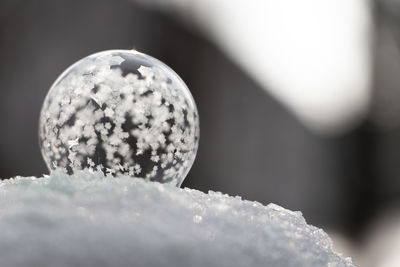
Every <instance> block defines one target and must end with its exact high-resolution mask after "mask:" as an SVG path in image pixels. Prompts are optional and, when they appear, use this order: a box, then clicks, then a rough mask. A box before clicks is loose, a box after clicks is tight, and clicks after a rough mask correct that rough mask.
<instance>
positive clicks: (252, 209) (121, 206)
mask: <svg viewBox="0 0 400 267" xmlns="http://www.w3.org/2000/svg"><path fill="white" fill-rule="evenodd" d="M0 229H1V231H0V266H7V267H24V266H41V267H46V266H57V267H64V266H76V267H79V266H86V267H87V266H89V267H90V266H96V267H97V266H177V267H178V266H284V267H290V266H307V267H313V266H353V265H352V263H351V260H350V259H343V258H341V257H340V256H339V255H338V254H336V253H334V252H333V251H332V244H331V241H330V239H329V237H328V236H327V234H325V233H324V232H323V231H322V230H320V229H318V228H316V227H313V226H310V225H307V224H306V222H305V220H304V218H303V217H302V216H301V213H300V212H292V211H289V210H286V209H284V208H281V207H279V206H277V205H274V204H270V205H268V206H263V205H261V204H260V203H257V202H251V201H246V200H242V199H241V198H240V197H230V196H228V195H224V194H221V193H218V192H212V191H210V192H208V194H205V193H202V192H200V191H197V190H193V189H187V188H185V189H180V188H176V187H175V186H172V185H168V184H160V183H157V182H148V181H145V180H143V179H134V178H130V177H126V176H122V177H118V178H114V177H113V176H111V175H107V176H104V174H103V173H102V172H101V171H97V172H94V173H93V172H89V171H80V172H77V173H76V174H74V175H71V176H69V175H67V174H65V173H62V172H54V173H52V174H51V175H50V176H46V177H43V178H34V177H16V178H13V179H8V180H3V181H2V182H0Z"/></svg>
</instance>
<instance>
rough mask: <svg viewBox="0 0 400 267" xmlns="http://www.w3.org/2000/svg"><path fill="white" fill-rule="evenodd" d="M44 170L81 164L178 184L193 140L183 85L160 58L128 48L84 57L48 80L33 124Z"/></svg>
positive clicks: (193, 119) (190, 105)
mask: <svg viewBox="0 0 400 267" xmlns="http://www.w3.org/2000/svg"><path fill="white" fill-rule="evenodd" d="M39 134H40V145H41V149H42V154H43V157H44V159H45V161H46V164H47V166H48V168H49V169H50V170H55V169H59V170H62V171H64V172H66V173H69V174H71V173H73V172H74V171H76V170H81V169H84V168H89V169H96V168H97V167H98V166H100V168H101V170H102V171H103V173H107V174H115V175H119V174H125V175H131V176H135V177H141V178H145V179H149V180H154V181H159V182H167V183H173V184H175V185H177V186H180V185H181V183H182V181H183V179H184V178H185V176H186V174H187V172H188V171H189V169H190V168H191V166H192V164H193V161H194V158H195V156H196V152H197V146H198V139H199V121H198V113H197V109H196V105H195V103H194V100H193V98H192V96H191V94H190V91H189V89H188V88H187V87H186V85H185V84H184V82H183V81H182V80H181V79H180V78H179V76H178V75H177V74H176V73H175V72H173V71H172V70H171V69H170V68H169V67H167V66H166V65H164V64H163V63H161V62H160V61H158V60H156V59H154V58H152V57H150V56H148V55H145V54H142V53H139V52H137V51H133V50H110V51H104V52H100V53H97V54H93V55H90V56H88V57H86V58H84V59H82V60H80V61H78V62H77V63H75V64H74V65H72V66H71V67H70V68H68V69H67V70H66V71H65V72H64V73H62V74H61V75H60V77H59V78H58V79H57V80H56V81H55V83H54V84H53V86H52V87H51V89H50V91H49V93H48V94H47V97H46V99H45V101H44V104H43V107H42V111H41V114H40V122H39Z"/></svg>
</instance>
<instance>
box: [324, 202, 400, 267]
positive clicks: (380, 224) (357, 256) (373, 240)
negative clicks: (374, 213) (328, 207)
mask: <svg viewBox="0 0 400 267" xmlns="http://www.w3.org/2000/svg"><path fill="white" fill-rule="evenodd" d="M328 234H329V236H330V237H331V238H332V240H333V243H334V250H335V251H337V252H339V253H341V254H342V255H343V256H345V257H351V258H352V260H353V263H354V264H356V265H357V266H363V267H399V266H400V253H399V252H400V213H399V211H398V210H390V211H387V212H386V213H385V214H384V215H383V216H381V217H380V218H379V219H377V220H376V221H375V222H374V223H373V224H372V225H371V226H370V228H369V230H368V231H367V233H366V234H365V238H364V239H363V240H362V243H361V244H359V245H356V244H353V243H352V242H350V241H349V240H348V239H347V238H346V237H344V236H342V235H339V234H337V233H334V232H331V233H328Z"/></svg>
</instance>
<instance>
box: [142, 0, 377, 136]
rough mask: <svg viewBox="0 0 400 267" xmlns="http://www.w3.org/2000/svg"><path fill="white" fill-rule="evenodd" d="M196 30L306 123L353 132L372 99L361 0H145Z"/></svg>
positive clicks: (368, 27) (368, 26)
mask: <svg viewBox="0 0 400 267" xmlns="http://www.w3.org/2000/svg"><path fill="white" fill-rule="evenodd" d="M145 3H146V4H153V5H155V6H156V7H160V8H162V9H164V10H168V11H172V12H175V13H176V12H178V14H180V15H181V16H182V17H184V18H185V19H186V22H187V23H189V24H191V23H194V24H195V25H197V26H198V27H199V28H200V29H201V30H202V31H203V32H204V33H205V35H206V36H207V37H208V38H209V39H211V40H212V41H214V42H215V43H216V44H217V45H218V46H219V47H220V48H221V50H222V51H224V52H226V53H227V54H228V56H230V57H231V59H233V60H234V61H235V62H237V63H238V65H239V66H242V68H243V69H244V70H245V71H246V72H247V73H248V74H249V75H250V76H251V77H253V79H254V80H256V81H257V82H258V83H260V84H261V85H262V87H263V88H265V90H267V91H268V92H269V93H270V94H271V95H273V96H274V97H275V98H276V99H278V101H280V102H281V103H282V104H283V105H285V106H286V107H287V108H288V109H289V110H291V111H292V112H293V114H295V115H296V116H297V117H298V118H299V119H300V120H301V121H302V122H303V123H304V124H305V125H307V126H308V127H310V128H311V129H314V130H316V131H318V132H322V133H341V132H344V131H347V130H349V129H352V128H353V127H354V126H356V125H357V124H358V123H359V122H360V121H361V119H363V118H364V117H365V116H366V112H367V111H368V109H369V105H370V98H371V82H370V77H371V65H372V64H371V61H372V60H371V53H370V52H371V51H370V49H371V46H372V45H371V32H372V22H371V21H372V20H371V13H372V12H371V8H370V2H369V1H366V0H350V1H349V0H335V1H331V0H302V1H288V0H280V1H271V0H250V1H239V0H219V1H215V0H169V1H159V0H154V1H146V2H145Z"/></svg>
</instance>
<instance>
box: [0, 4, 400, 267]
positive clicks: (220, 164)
mask: <svg viewBox="0 0 400 267" xmlns="http://www.w3.org/2000/svg"><path fill="white" fill-rule="evenodd" d="M178 2H179V3H178ZM215 2H218V1H215ZM234 2H235V4H236V6H238V5H240V3H239V4H238V3H237V2H238V1H234ZM298 2H299V3H297V4H296V5H302V1H298ZM322 2H324V1H322ZM339 2H340V3H341V5H343V9H340V8H337V9H333V10H332V11H331V12H337V14H335V13H334V14H332V17H333V19H332V21H333V23H332V24H329V25H328V26H329V27H332V25H337V27H338V29H337V32H338V33H341V32H342V30H344V29H342V28H341V27H343V22H342V20H344V21H345V22H346V23H355V24H357V23H358V22H357V21H356V20H357V19H358V18H360V16H352V13H351V12H350V11H347V13H346V14H345V15H346V16H347V17H343V16H344V15H343V14H342V13H341V10H347V9H346V5H347V4H346V1H339ZM350 2H351V1H350ZM357 2H360V3H361V4H360V5H359V7H361V8H362V12H363V13H362V16H361V20H363V21H366V22H365V24H363V25H364V26H363V27H361V31H362V34H363V36H364V37H366V38H364V39H363V38H361V39H357V40H356V41H354V40H350V41H351V42H352V43H351V44H350V46H349V47H351V49H353V50H354V51H355V52H356V53H359V51H360V49H361V50H363V49H364V50H363V51H366V53H365V55H364V54H363V55H362V56H359V55H358V56H357V58H352V54H351V51H353V50H351V49H350V50H349V49H348V50H346V53H347V54H346V55H343V54H341V50H336V51H334V50H329V49H330V48H329V47H327V48H326V51H325V50H323V51H322V50H321V51H322V52H321V51H319V52H316V54H315V57H314V56H313V55H314V54H313V51H315V50H313V49H314V48H313V49H311V50H309V53H308V54H306V56H307V57H306V59H307V60H306V62H305V64H306V63H307V62H309V61H308V59H309V60H310V61H311V62H321V66H324V64H325V63H326V62H327V63H328V64H327V68H326V73H327V74H326V73H325V72H324V73H322V74H321V75H322V76H320V77H319V76H318V75H320V73H319V72H317V73H314V74H313V73H311V74H310V75H311V77H314V78H315V79H317V80H318V79H319V78H321V79H322V78H324V77H325V76H326V75H328V76H326V77H330V76H329V73H330V72H329V71H330V68H329V60H330V59H329V57H328V59H325V57H321V55H324V53H330V54H331V56H332V54H333V57H335V58H336V57H337V58H340V59H341V60H342V61H339V63H340V64H342V63H343V67H344V68H345V65H346V66H347V64H350V65H351V64H352V62H356V61H359V62H361V63H360V65H361V66H362V68H363V71H364V72H363V73H364V74H363V75H364V76H360V75H359V71H358V70H355V73H358V75H359V76H360V77H362V79H364V80H365V81H366V82H365V83H361V85H359V87H360V88H361V89H360V88H355V85H353V84H351V83H350V85H349V86H348V87H345V88H344V89H343V88H339V87H338V88H337V91H335V90H336V88H334V86H336V84H335V83H334V81H336V82H337V81H338V80H339V81H340V79H341V76H340V75H339V74H340V73H339V74H338V75H337V74H336V73H333V74H332V75H331V76H332V80H329V79H326V80H325V78H324V79H323V83H321V86H319V84H318V86H319V87H318V86H316V87H315V88H317V89H318V90H321V92H322V91H323V90H324V89H325V84H326V86H331V87H332V88H333V89H332V90H333V92H336V94H337V97H338V98H337V99H339V100H338V101H336V102H335V101H333V100H332V99H333V98H335V97H336V95H335V94H333V96H328V100H329V99H330V100H332V101H331V102H332V103H331V102H329V101H328V102H327V104H326V105H325V104H323V106H322V109H317V108H316V109H313V110H312V112H311V113H310V114H311V115H310V116H309V115H307V114H309V113H306V115H304V114H303V113H302V111H298V110H297V109H296V106H295V105H293V104H291V103H293V101H294V100H293V101H292V102H290V101H288V102H285V101H286V100H285V99H287V98H288V97H286V96H285V95H281V94H280V92H285V88H288V87H290V86H286V87H282V88H283V89H281V88H280V87H279V84H280V83H279V82H274V78H275V77H276V76H277V75H278V76H279V72H277V73H278V74H276V73H274V72H273V70H274V66H275V65H273V64H275V62H274V61H273V60H275V61H277V62H279V58H278V59H275V58H274V59H272V58H271V62H272V63H271V64H270V65H268V68H267V67H266V69H265V72H266V74H265V77H267V78H268V77H272V78H271V81H272V82H271V83H270V84H268V82H264V81H265V80H264V79H263V78H264V74H263V72H262V71H263V69H262V66H263V64H264V63H265V64H267V63H268V62H269V60H268V57H263V56H262V55H263V54H260V55H261V56H260V62H261V63H260V62H257V58H254V57H252V56H251V55H250V56H249V57H248V58H247V54H246V53H247V52H248V51H247V50H240V49H237V50H235V49H232V47H234V48H235V47H236V46H237V47H238V48H240V44H241V43H243V42H244V45H247V47H248V44H247V43H246V42H247V41H248V40H249V38H251V37H252V36H253V37H254V41H252V43H250V44H253V43H254V44H255V45H258V44H259V42H261V44H262V45H263V42H264V41H266V40H267V39H262V38H261V37H262V36H263V35H268V34H269V33H270V31H271V29H270V28H268V27H269V26H268V23H273V20H272V21H265V20H263V19H259V20H257V18H251V19H255V20H256V22H254V23H256V24H257V25H259V28H257V29H256V32H257V34H255V35H254V34H253V33H252V32H250V31H247V30H246V28H245V26H246V25H245V24H242V23H245V22H246V19H244V18H243V17H241V16H238V17H237V23H236V18H235V17H234V16H232V14H233V13H232V12H231V13H229V14H231V15H230V19H231V20H226V21H225V23H227V25H224V24H216V25H212V24H211V25H210V23H209V24H205V25H206V26H205V27H202V23H201V22H202V21H203V22H204V21H206V20H205V19H204V18H207V17H208V16H214V18H215V17H218V16H221V18H222V19H221V21H224V16H223V13H218V12H220V11H221V10H223V9H224V5H225V4H228V3H229V2H227V1H224V0H223V1H221V2H220V4H219V5H218V8H220V9H218V8H216V7H213V6H212V5H213V4H210V3H211V2H210V1H205V2H204V3H203V4H199V3H201V1H196V0H193V1H189V0H187V1H185V0H179V1H173V0H171V1H165V2H164V3H162V4H160V3H159V2H157V1H153V3H151V4H149V3H143V2H138V1H127V0H118V1H117V0H114V1H111V0H79V1H78V0H74V1H71V0H57V1H55V0H41V1H26V0H0V121H1V126H0V127H1V131H0V177H2V178H8V177H12V176H16V175H22V176H40V175H42V174H43V173H47V172H48V171H47V169H46V167H45V165H44V162H43V160H42V157H41V154H40V151H39V146H38V134H37V131H38V130H37V125H38V117H39V112H40V107H41V104H42V101H43V99H44V97H45V95H46V93H47V91H48V89H49V88H50V86H51V84H52V82H53V81H54V80H55V79H56V78H57V76H58V75H59V74H60V73H61V72H62V71H64V69H66V68H67V67H68V66H69V65H71V64H72V63H74V62H75V61H77V60H79V59H80V58H82V57H85V56H87V55H89V54H91V53H94V52H98V51H102V50H107V49H131V48H135V49H137V50H139V51H141V52H144V53H147V54H149V55H152V56H154V57H156V58H158V59H160V60H161V61H163V62H165V63H166V64H167V65H169V66H170V67H172V68H173V69H174V70H175V71H176V72H177V73H178V74H179V75H180V76H181V77H182V79H183V80H184V81H185V82H186V83H187V85H188V87H189V88H190V90H191V92H192V94H193V96H194V99H195V101H196V103H197V106H198V109H199V113H200V121H201V138H200V148H199V152H198V155H197V159H196V161H195V164H194V166H193V168H192V170H191V172H190V173H189V175H188V177H187V178H186V180H185V182H184V184H183V186H185V187H190V188H195V189H199V190H201V191H204V192H207V191H208V190H213V191H222V192H224V193H228V194H230V195H240V196H242V197H243V198H245V199H249V200H256V201H259V202H261V203H263V204H268V203H270V202H274V203H276V204H279V205H282V206H283V207H285V208H289V209H291V210H300V211H302V212H303V214H304V216H305V218H306V219H307V221H308V222H309V223H311V224H313V225H316V226H319V227H322V228H324V229H326V230H328V231H329V232H330V233H332V237H333V239H334V240H337V244H336V245H337V246H338V250H342V251H343V252H344V253H345V254H350V256H353V257H355V262H356V264H357V263H358V262H359V263H360V264H361V263H363V264H364V263H365V262H367V263H365V265H363V266H399V265H400V259H398V258H397V260H398V261H396V260H391V261H389V262H390V263H389V264H388V263H387V262H388V261H387V259H388V258H390V257H392V258H393V257H395V256H394V255H391V254H390V253H387V251H378V249H377V248H376V247H377V245H376V244H378V241H377V240H380V239H381V238H382V236H383V235H384V234H385V233H383V231H386V230H387V229H389V228H388V227H387V225H388V224H390V225H392V226H393V227H391V228H390V229H391V230H390V231H392V233H396V234H387V233H386V234H385V236H388V237H387V239H384V242H383V243H384V244H389V243H390V244H391V245H390V246H391V247H392V248H393V247H396V246H397V248H400V241H396V240H400V219H399V218H400V217H399V216H398V210H400V209H399V203H400V202H399V200H400V178H399V174H400V50H399V47H400V46H399V42H400V39H399V38H400V1H395V0H391V1H389V0H388V1H363V0H357ZM177 3H178V4H177ZM182 3H183V4H182ZM232 3H233V2H232ZM257 3H258V4H259V5H261V6H260V8H270V7H269V6H268V7H264V6H263V4H260V3H259V2H257V1H253V2H252V1H250V2H249V3H247V4H242V5H244V6H243V8H244V9H246V8H249V11H248V12H247V14H251V10H253V9H254V6H253V7H251V5H256V4H257ZM289 3H290V1H289ZM169 4H170V6H169ZM314 4H315V3H313V1H310V0H305V1H304V6H305V7H306V9H304V10H308V11H309V12H310V14H318V12H320V11H321V12H322V13H323V12H326V10H325V9H323V8H322V7H321V6H320V5H318V4H317V5H314ZM202 5H209V6H207V9H206V8H204V7H203V6H202ZM314 6H315V10H313V9H312V8H313V7H314ZM213 8H215V13H213V14H211V13H208V12H209V10H214V9H213ZM251 8H253V9H251ZM256 8H257V7H256ZM272 8H273V5H272ZM283 8H285V7H283ZM287 8H290V4H288V6H287ZM356 8H357V6H356ZM353 9H354V4H353ZM193 10H194V11H193ZM229 10H233V9H229ZM279 10H282V7H279ZM304 10H299V11H298V12H299V13H298V14H297V13H295V12H293V11H291V12H292V13H293V14H295V15H293V16H294V17H293V22H291V23H298V22H299V21H297V20H299V19H301V18H304V15H302V14H301V12H304ZM350 10H352V9H350ZM273 11H274V10H272V11H270V12H273ZM190 12H193V13H190ZM201 12H203V13H201ZM204 12H205V13H204ZM356 12H359V11H357V10H356ZM244 13H246V12H244ZM292 13H291V14H292ZM199 14H200V15H199ZM239 14H240V13H239ZM296 14H297V15H296ZM357 14H358V13H357ZM192 15H193V16H194V17H195V18H194V19H190V17H191V16H192ZM256 15H257V14H255V15H254V16H256ZM232 18H233V19H234V20H232ZM289 18H290V17H289ZM353 20H354V21H353ZM336 21H337V24H336ZM218 22H220V20H218ZM264 22H265V25H263V24H262V23H264ZM289 22H290V19H289ZM229 23H232V25H229ZM300 23H301V21H300ZM221 25H222V26H221ZM237 25H244V26H243V27H244V30H245V32H246V34H247V35H241V34H240V33H241V30H242V31H243V29H239V28H237ZM289 25H290V24H289ZM203 26H204V25H203ZM230 26H232V27H230ZM250 26H251V25H250ZM273 27H278V30H277V31H278V32H279V25H273ZM320 27H321V33H323V35H324V36H329V34H330V28H329V27H328V28H327V29H326V31H324V28H323V27H324V24H323V23H322V24H321V26H320ZM346 27H347V26H346ZM349 27H351V24H349ZM253 28H254V27H253ZM210 29H211V30H210ZM224 29H230V31H229V32H228V33H227V34H226V35H224V34H222V35H219V33H220V32H226V31H225V30H224ZM264 29H265V31H264ZM357 29H359V28H357V27H355V31H357ZM214 30H215V31H214ZM295 30H296V34H297V35H296V36H298V37H300V38H299V39H296V38H297V37H296V38H295V39H293V40H294V41H293V42H292V43H290V42H289V43H288V44H287V45H288V47H291V46H293V47H294V52H293V51H292V52H291V53H297V54H298V53H299V50H298V49H297V50H296V42H297V41H301V42H303V41H302V40H303V38H308V37H307V36H309V35H307V34H305V35H302V32H301V31H300V33H299V32H298V29H295ZM236 31H237V32H236ZM304 31H305V32H306V31H307V28H304ZM288 32H289V35H290V30H289V31H288V30H286V34H287V33H288ZM317 33H318V31H317ZM235 34H237V36H236V35H235ZM252 34H253V35H252ZM312 34H314V32H312ZM333 34H336V35H335V36H334V37H335V38H337V37H338V36H339V37H340V35H338V34H337V33H333ZM221 36H222V37H221ZM232 36H235V38H236V39H232ZM271 36H272V37H274V35H273V34H272V35H271ZM345 37H346V36H344V38H343V39H340V38H339V39H340V40H339V41H338V44H339V47H345V46H346V45H347V43H346V42H347V41H348V40H346V38H345ZM224 38H225V39H224ZM229 38H231V39H229ZM260 38H261V39H260ZM323 38H324V37H322V38H320V37H319V36H318V35H316V36H315V38H314V39H313V36H311V37H310V43H311V44H313V45H315V47H317V48H318V47H320V46H324V45H325V43H326V42H327V41H326V40H325V41H324V40H322V39H323ZM221 40H222V41H221ZM232 40H236V41H235V42H233V41H232ZM251 40H252V39H250V41H251ZM288 40H291V39H290V38H289V39H288ZM334 40H336V39H334ZM360 40H361V41H360ZM245 41H246V42H245ZM267 41H268V40H267ZM306 41H307V40H306ZM319 41H322V42H325V43H322V44H319ZM350 41H349V42H350ZM236 42H237V43H236ZM227 43H228V45H227V46H224V44H227ZM330 43H334V42H331V41H330V40H328V45H329V44H330ZM306 44H307V42H306ZM358 46H360V47H362V48H360V49H358ZM244 47H246V46H244ZM260 47H261V46H260ZM263 47H264V48H265V49H266V50H268V49H272V50H273V48H274V47H272V48H269V47H268V42H266V45H265V46H263ZM335 47H336V46H333V48H335ZM225 48H226V49H225ZM343 51H344V50H343ZM349 51H350V52H349ZM300 52H301V51H300ZM235 53H237V54H238V55H235ZM260 53H262V51H261V50H260ZM273 53H275V51H272V52H271V54H273ZM282 53H286V51H283V52H282ZM253 55H254V54H253ZM294 55H296V54H294ZM265 58H267V60H265ZM360 58H361V60H360ZM263 60H264V61H263ZM285 60H286V61H288V62H289V63H290V60H291V59H290V58H289V59H285ZM294 60H298V59H296V58H295V59H294ZM297 63H298V62H297ZM300 63H301V61H300ZM276 64H277V66H278V65H279V64H278V63H276ZM340 64H339V65H338V68H339V69H341V66H340ZM252 66H255V67H257V68H258V69H256V71H255V73H261V75H258V74H255V75H253V74H252V72H253V71H252V70H253V69H252ZM300 66H301V64H300ZM318 66H319V65H318ZM351 66H352V65H351ZM356 66H357V65H356ZM365 66H366V67H365ZM255 67H254V69H255ZM260 68H261V71H259V69H260ZM283 69H285V68H283ZM300 69H301V68H300ZM300 69H299V73H301V72H300ZM311 70H312V69H311ZM271 73H272V74H271ZM306 74H307V73H306ZM350 74H351V75H352V73H350ZM274 75H275V76H274ZM302 75H303V74H302ZM323 75H325V76H323ZM259 77H261V78H260V79H259ZM290 77H292V76H290V75H289V76H287V77H286V76H284V75H283V76H282V81H287V79H290ZM357 77H358V76H357ZM278 78H280V77H278ZM346 79H347V78H346V77H345V78H343V81H347V80H346ZM364 80H363V81H364ZM294 83H295V84H298V85H299V86H301V85H302V84H301V82H298V81H297V80H294ZM311 84H312V85H315V84H314V83H311ZM343 84H344V82H343ZM275 85H278V86H275ZM289 85H290V84H289ZM307 86H308V84H307V82H305V85H304V88H306V87H307ZM299 88H301V87H299ZM289 89H290V88H289ZM352 90H354V91H357V90H358V91H359V92H363V94H360V95H363V96H364V97H365V96H367V97H365V98H366V99H369V100H368V101H366V102H365V103H366V104H365V105H364V104H362V105H364V106H363V107H364V108H360V110H362V112H358V113H357V114H356V116H353V117H354V118H352V114H350V113H351V112H348V114H347V113H345V112H344V113H343V114H344V115H342V113H340V118H342V117H343V121H346V123H344V124H338V123H331V124H329V123H330V122H331V121H330V120H329V118H331V117H332V116H334V115H336V114H338V112H339V111H342V110H344V109H346V106H343V107H341V103H342V102H341V101H347V100H348V99H349V97H350V95H351V92H352ZM288 91H290V90H288ZM358 91H357V92H358ZM276 92H278V93H276ZM290 92H291V93H290V94H289V96H290V95H293V96H296V94H297V95H300V94H302V95H301V96H302V97H303V98H305V99H306V100H307V99H310V98H313V97H314V95H313V91H306V92H300V91H296V88H294V89H293V90H292V91H290ZM319 92H320V91H315V94H316V95H317V94H319ZM307 94H308V95H307ZM293 99H295V98H293ZM299 99H300V98H299ZM335 99H336V98H335ZM341 99H343V100H341ZM357 99H358V98H357V97H354V100H352V101H354V103H355V104H351V105H349V104H346V105H347V106H352V105H358V102H357ZM360 101H361V100H360ZM363 101H364V100H363ZM288 103H289V104H288ZM296 103H297V102H296ZM328 105H331V106H330V107H332V109H324V108H325V107H327V106H328ZM343 105H344V104H343ZM360 106H361V104H360ZM317 107H318V106H317ZM324 112H325V113H324ZM360 113H361V115H360ZM349 114H350V115H349ZM313 116H317V119H315V118H314V117H313ZM345 116H348V117H350V118H351V119H349V120H346V118H344V117H345ZM325 117H326V118H327V120H326V121H327V122H326V121H324V118H325ZM337 117H339V115H338V116H337ZM310 118H311V119H310ZM347 121H350V122H349V123H347ZM325 122H326V123H325ZM324 123H325V124H324ZM320 125H322V126H321V127H320ZM326 125H328V126H329V127H328V126H326ZM382 218H384V219H382ZM387 218H390V219H387ZM381 232H382V234H380V233H381ZM394 237H399V238H398V239H395V240H394V241H393V240H392V239H393V238H394ZM390 238H392V239H390ZM389 241H390V242H389ZM379 244H380V243H379ZM366 251H367V252H368V253H367V252H366ZM366 254H368V255H369V256H368V257H369V258H368V261H367V260H366V258H367V256H366ZM371 259H372V260H371ZM383 259H385V260H383ZM368 264H369V265H368ZM385 264H386V265H385ZM390 264H392V265H390Z"/></svg>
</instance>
